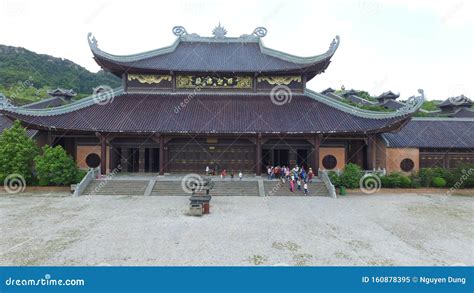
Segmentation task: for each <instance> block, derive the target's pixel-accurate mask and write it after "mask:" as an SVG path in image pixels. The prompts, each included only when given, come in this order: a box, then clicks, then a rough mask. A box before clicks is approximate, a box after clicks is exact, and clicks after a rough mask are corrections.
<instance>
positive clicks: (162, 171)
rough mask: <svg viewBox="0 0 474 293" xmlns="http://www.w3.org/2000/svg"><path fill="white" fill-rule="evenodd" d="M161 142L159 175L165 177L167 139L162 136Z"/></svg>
mask: <svg viewBox="0 0 474 293" xmlns="http://www.w3.org/2000/svg"><path fill="white" fill-rule="evenodd" d="M159 141H160V153H159V157H160V162H159V163H160V172H159V174H160V175H163V174H165V137H164V136H163V135H160V137H159Z"/></svg>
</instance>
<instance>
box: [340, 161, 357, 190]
mask: <svg viewBox="0 0 474 293" xmlns="http://www.w3.org/2000/svg"><path fill="white" fill-rule="evenodd" d="M360 178H362V169H361V168H360V167H359V166H358V165H356V164H352V163H349V164H347V165H346V166H345V167H344V171H343V172H342V175H341V176H340V182H339V183H340V186H345V187H347V188H358V187H359V181H360Z"/></svg>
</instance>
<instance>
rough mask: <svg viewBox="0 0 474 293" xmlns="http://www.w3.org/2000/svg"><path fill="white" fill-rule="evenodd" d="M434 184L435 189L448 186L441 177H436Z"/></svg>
mask: <svg viewBox="0 0 474 293" xmlns="http://www.w3.org/2000/svg"><path fill="white" fill-rule="evenodd" d="M432 184H433V186H434V187H438V188H441V187H445V186H446V180H445V179H444V178H441V177H434V178H433V182H432Z"/></svg>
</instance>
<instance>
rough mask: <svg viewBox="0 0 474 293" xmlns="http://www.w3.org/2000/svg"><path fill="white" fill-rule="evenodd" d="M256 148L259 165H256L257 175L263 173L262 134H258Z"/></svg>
mask: <svg viewBox="0 0 474 293" xmlns="http://www.w3.org/2000/svg"><path fill="white" fill-rule="evenodd" d="M255 147H256V150H255V153H256V158H257V159H256V161H257V162H256V163H257V165H256V166H255V173H256V174H257V176H261V175H262V134H260V133H259V134H258V135H257V143H256V144H255Z"/></svg>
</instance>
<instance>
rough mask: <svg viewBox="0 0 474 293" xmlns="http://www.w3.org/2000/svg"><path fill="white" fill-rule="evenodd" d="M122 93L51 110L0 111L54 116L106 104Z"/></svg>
mask: <svg viewBox="0 0 474 293" xmlns="http://www.w3.org/2000/svg"><path fill="white" fill-rule="evenodd" d="M123 93H124V90H123V88H122V87H119V88H117V89H115V90H112V91H107V92H102V93H98V94H93V95H91V96H89V97H86V98H83V99H80V100H77V101H75V102H73V103H70V104H66V105H62V106H58V107H53V108H46V109H45V108H39V109H34V108H24V107H3V108H1V107H0V110H3V111H5V112H12V113H16V114H22V115H29V116H55V115H61V114H66V113H69V112H72V111H76V110H80V109H82V108H85V107H89V106H92V105H94V104H101V103H107V102H108V101H111V100H113V99H114V97H116V96H119V95H121V94H123Z"/></svg>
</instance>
